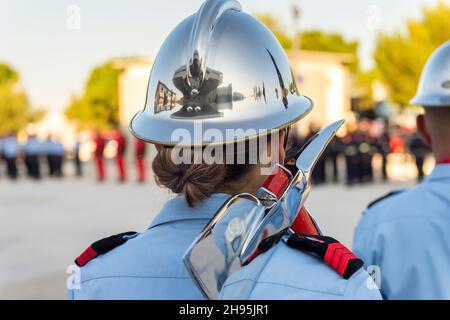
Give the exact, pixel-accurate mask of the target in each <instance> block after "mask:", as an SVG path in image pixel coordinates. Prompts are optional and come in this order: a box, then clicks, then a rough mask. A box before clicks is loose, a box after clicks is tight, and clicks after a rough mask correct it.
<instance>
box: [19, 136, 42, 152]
mask: <svg viewBox="0 0 450 320" xmlns="http://www.w3.org/2000/svg"><path fill="white" fill-rule="evenodd" d="M23 151H24V152H25V154H26V155H39V154H41V153H42V143H41V142H39V141H38V140H37V139H36V138H30V139H28V141H27V143H25V145H24V147H23Z"/></svg>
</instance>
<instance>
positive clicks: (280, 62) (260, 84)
mask: <svg viewBox="0 0 450 320" xmlns="http://www.w3.org/2000/svg"><path fill="white" fill-rule="evenodd" d="M312 105H313V103H312V101H311V100H310V99H309V98H307V97H305V96H303V95H301V94H300V92H299V91H298V88H297V84H296V81H295V76H294V74H293V72H292V69H291V67H290V65H289V61H288V58H287V56H286V53H285V52H284V50H283V48H282V47H281V45H280V43H279V42H278V41H277V39H276V38H275V36H274V35H273V34H272V32H271V31H270V30H269V29H268V28H267V27H265V26H264V25H263V24H262V23H261V22H260V21H258V20H257V19H256V18H254V17H252V16H250V15H248V14H246V13H244V12H242V11H241V6H240V4H239V2H237V1H234V0H207V1H206V2H204V3H203V5H202V6H201V7H200V10H199V11H198V12H197V13H195V14H193V15H191V16H189V17H188V18H186V19H185V20H184V21H182V22H181V23H180V24H179V25H178V26H177V27H175V29H174V30H173V31H172V32H171V33H170V34H169V35H168V37H167V38H166V40H165V41H164V43H163V45H162V47H161V49H160V50H159V53H158V55H157V57H156V59H155V62H154V64H153V68H152V71H151V74H150V79H149V82H148V89H147V98H146V103H145V107H144V109H143V110H142V111H140V112H138V113H137V114H136V115H135V116H134V117H133V119H132V120H131V124H130V131H131V133H132V134H133V135H134V136H136V137H137V138H138V139H141V140H144V141H147V142H153V143H160V144H163V145H176V144H179V145H191V146H194V145H195V146H200V145H207V144H210V143H214V144H216V143H221V144H222V143H228V142H233V141H239V140H243V139H246V138H252V137H255V136H258V135H260V134H261V133H260V132H264V131H267V130H272V129H276V130H277V129H282V128H285V127H287V126H289V125H291V124H293V123H294V122H296V121H298V120H299V119H301V118H302V117H304V116H305V115H306V114H307V113H308V112H309V111H310V110H311V109H312ZM199 129H200V130H201V132H203V133H205V132H206V131H207V130H209V129H211V130H212V131H209V132H210V133H211V132H213V136H214V137H213V138H212V137H211V136H209V135H207V134H201V133H199V131H198V130H199ZM179 130H181V131H179ZM255 132H256V133H255ZM183 133H188V134H189V138H186V137H184V138H183V141H180V134H181V135H183Z"/></svg>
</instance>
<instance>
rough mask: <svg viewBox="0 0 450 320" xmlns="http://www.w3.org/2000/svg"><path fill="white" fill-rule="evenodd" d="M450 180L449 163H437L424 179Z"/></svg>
mask: <svg viewBox="0 0 450 320" xmlns="http://www.w3.org/2000/svg"><path fill="white" fill-rule="evenodd" d="M436 180H450V164H438V165H437V166H436V167H434V169H433V171H431V173H430V175H429V176H428V177H426V179H425V181H436Z"/></svg>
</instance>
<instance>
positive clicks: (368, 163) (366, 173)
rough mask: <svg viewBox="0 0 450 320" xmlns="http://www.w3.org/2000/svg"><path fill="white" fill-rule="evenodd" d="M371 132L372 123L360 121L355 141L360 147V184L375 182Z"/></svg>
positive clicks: (364, 120)
mask: <svg viewBox="0 0 450 320" xmlns="http://www.w3.org/2000/svg"><path fill="white" fill-rule="evenodd" d="M369 130H370V121H369V120H368V119H366V118H363V119H360V120H359V121H358V130H357V131H356V132H355V134H354V135H355V137H354V139H355V141H356V143H357V145H358V156H359V163H358V165H359V166H358V179H359V182H360V183H365V182H372V181H373V168H372V158H373V148H372V139H371V136H370V134H369Z"/></svg>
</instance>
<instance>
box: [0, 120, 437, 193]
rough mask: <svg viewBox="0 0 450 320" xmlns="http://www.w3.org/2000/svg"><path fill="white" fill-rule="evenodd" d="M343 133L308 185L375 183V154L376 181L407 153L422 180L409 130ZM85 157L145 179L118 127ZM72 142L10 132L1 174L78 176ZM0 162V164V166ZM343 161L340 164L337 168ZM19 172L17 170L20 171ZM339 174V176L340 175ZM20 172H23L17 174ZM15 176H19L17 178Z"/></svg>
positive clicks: (138, 146)
mask: <svg viewBox="0 0 450 320" xmlns="http://www.w3.org/2000/svg"><path fill="white" fill-rule="evenodd" d="M346 129H347V130H346V134H345V135H343V136H341V137H338V136H337V137H335V138H334V139H333V141H332V142H331V143H330V145H329V146H328V148H327V149H326V151H325V154H324V155H323V156H322V158H321V159H320V160H319V162H318V163H317V166H316V168H315V170H314V172H313V182H314V183H316V184H322V183H326V182H339V181H340V180H342V178H343V177H345V181H343V182H345V183H346V184H347V185H354V184H360V183H370V182H373V181H374V168H373V163H374V161H373V158H374V156H375V155H376V154H378V155H379V156H380V158H381V170H380V171H381V177H382V180H383V181H386V180H388V179H389V176H388V170H387V166H388V159H389V157H388V155H389V154H391V153H397V154H406V153H410V154H412V155H413V157H414V159H415V165H416V167H417V179H418V180H421V179H422V178H423V177H424V170H423V166H424V160H425V158H426V156H427V155H428V154H429V153H430V150H429V148H428V146H427V145H426V144H425V143H424V142H423V141H422V139H421V138H420V136H419V135H418V134H417V133H416V131H415V130H413V129H408V128H404V127H401V126H398V125H390V124H389V122H388V120H369V119H366V118H362V119H360V120H358V121H356V122H355V123H353V124H348V125H347V128H346ZM319 130H320V127H319V126H317V125H314V124H311V125H310V128H309V133H308V134H307V135H306V136H304V137H300V136H293V137H292V145H293V147H294V148H301V146H302V145H303V144H304V143H306V141H308V140H309V139H310V138H311V137H313V136H314V135H315V134H316V133H317V132H319ZM89 140H90V141H89V143H90V146H91V147H90V149H89V153H90V157H89V158H90V159H91V160H92V161H93V164H94V168H95V174H96V179H97V180H98V181H99V182H102V181H105V180H106V179H107V177H108V175H107V169H106V161H107V160H109V159H111V160H113V162H114V167H115V171H116V174H115V177H116V179H117V180H118V181H119V182H125V181H127V179H128V175H129V174H128V173H129V171H130V170H129V168H128V167H129V162H134V163H133V165H134V167H135V172H136V178H137V181H138V182H145V181H146V176H147V173H146V170H147V168H146V162H145V155H146V144H145V143H144V142H142V141H141V140H137V139H134V138H133V141H134V150H133V151H132V154H133V155H132V160H131V161H130V157H127V156H126V155H127V152H128V141H127V138H126V136H125V134H124V133H123V132H122V131H121V130H119V129H117V130H112V131H108V132H101V131H99V130H97V131H95V132H93V133H92V135H91V137H90V139H89ZM85 143H86V141H84V142H83V143H82V142H81V141H79V140H78V141H76V143H75V144H74V146H73V148H71V149H70V150H66V149H65V147H64V146H63V144H62V143H61V141H59V140H58V139H57V137H55V136H51V135H49V136H48V137H47V139H45V140H40V139H38V138H37V136H36V135H34V134H29V135H28V136H27V139H26V142H25V143H23V144H21V143H19V140H18V138H17V136H16V135H15V134H8V135H6V136H3V137H0V159H1V160H2V161H0V176H2V175H6V176H7V177H9V178H10V179H13V180H15V179H17V178H18V177H19V176H24V175H26V176H28V177H29V178H31V179H35V180H39V179H41V178H43V177H45V176H47V177H55V178H62V177H63V176H64V170H63V164H64V163H65V162H71V163H72V165H73V168H74V170H72V171H73V172H74V175H75V176H78V177H80V176H82V175H83V162H84V161H83V160H84V159H82V158H83V157H82V156H81V155H80V151H81V145H82V144H85ZM110 144H113V146H112V149H113V150H114V151H113V152H112V155H108V152H106V149H107V146H108V145H110ZM1 163H3V165H2V164H1ZM340 163H345V165H344V166H343V165H339V164H340ZM19 168H20V169H19ZM340 170H344V171H345V173H344V172H342V173H341V172H340ZM20 171H23V172H20ZM19 173H20V174H19Z"/></svg>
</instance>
